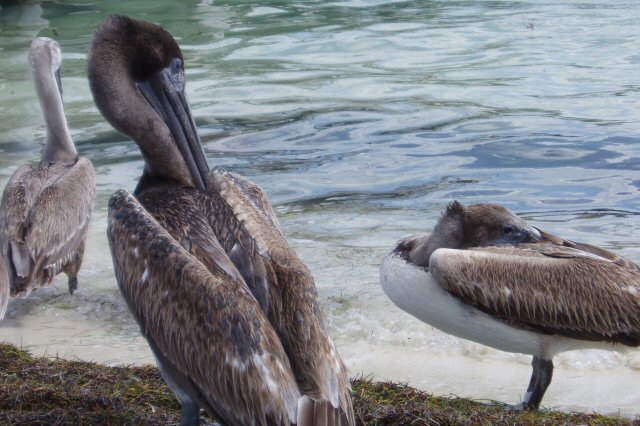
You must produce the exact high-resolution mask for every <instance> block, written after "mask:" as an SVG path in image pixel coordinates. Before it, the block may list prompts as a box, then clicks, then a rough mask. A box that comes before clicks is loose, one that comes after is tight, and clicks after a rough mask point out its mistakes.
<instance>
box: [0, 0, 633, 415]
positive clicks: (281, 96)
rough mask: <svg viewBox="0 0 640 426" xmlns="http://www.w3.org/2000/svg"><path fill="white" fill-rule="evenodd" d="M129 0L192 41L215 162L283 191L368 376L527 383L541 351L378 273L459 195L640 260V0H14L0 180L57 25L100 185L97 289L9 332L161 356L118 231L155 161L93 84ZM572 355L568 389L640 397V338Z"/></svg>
mask: <svg viewBox="0 0 640 426" xmlns="http://www.w3.org/2000/svg"><path fill="white" fill-rule="evenodd" d="M112 13H120V14H128V15H131V16H134V17H138V18H141V19H146V20H150V21H152V22H156V23H159V24H161V25H163V26H164V27H165V28H167V29H168V30H169V31H170V32H171V33H172V34H173V35H174V36H175V37H176V38H177V39H178V41H179V43H180V44H181V46H182V49H183V53H184V56H185V62H186V69H187V79H188V86H187V90H188V94H189V100H190V102H191V104H192V109H193V113H194V116H195V117H196V122H197V124H198V126H199V128H200V130H201V135H202V137H203V140H204V141H205V150H206V152H207V156H208V158H209V162H210V164H211V165H212V166H214V167H221V168H226V169H229V170H233V171H235V172H238V173H241V174H243V175H245V176H248V177H250V178H251V179H252V180H254V181H256V182H257V183H259V184H260V185H261V186H262V187H263V188H264V189H265V190H266V191H267V192H268V193H269V195H270V197H271V200H272V201H273V203H274V205H275V207H276V210H277V212H278V214H279V216H280V219H281V222H282V225H283V228H284V229H285V232H286V233H287V236H288V238H289V239H290V241H291V243H292V244H293V245H294V247H295V248H296V250H297V251H298V252H299V254H300V255H301V256H302V257H303V259H304V260H305V261H306V262H307V263H308V264H309V266H310V267H311V269H312V270H313V272H314V274H315V276H316V280H317V285H318V288H319V293H320V297H321V299H322V302H323V306H324V307H325V312H326V314H327V318H328V321H329V323H330V325H331V327H332V333H333V334H334V336H335V338H336V341H337V342H338V344H339V346H340V348H341V351H342V353H343V354H344V355H345V357H346V358H347V361H348V362H349V364H350V365H351V368H352V370H354V373H355V372H363V373H364V374H375V375H376V376H378V377H388V378H393V379H395V380H402V381H409V382H410V383H413V384H416V385H418V386H421V387H423V388H425V389H427V390H429V391H432V392H436V393H455V394H458V395H463V396H473V397H476V398H496V399H500V400H502V401H506V402H515V401H517V400H519V398H521V396H522V394H523V392H524V388H525V385H526V383H527V380H528V375H529V367H528V362H529V360H528V358H527V357H524V356H520V355H510V354H503V353H500V352H497V351H493V350H488V349H485V348H483V347H481V346H479V345H475V344H471V343H468V342H463V341H459V340H457V339H455V338H452V337H450V336H446V335H443V334H441V333H439V332H437V331H434V330H432V329H431V328H430V327H427V326H425V325H423V324H421V323H419V322H417V321H415V320H413V319H412V318H411V317H409V316H408V315H405V314H404V313H402V312H399V311H398V310H397V309H396V308H395V307H393V306H392V305H391V303H390V302H388V301H387V299H386V298H385V297H384V295H383V293H382V290H381V289H380V287H379V285H378V265H379V263H380V260H381V258H382V256H383V255H384V253H385V252H386V250H387V249H388V247H390V246H391V244H392V243H393V241H394V240H396V239H397V238H399V237H400V236H402V235H405V234H407V233H412V232H418V231H423V230H428V229H429V228H430V227H431V226H432V225H433V223H434V221H435V220H436V219H437V217H438V215H439V214H440V211H441V210H442V209H443V208H444V206H445V205H446V204H447V203H448V202H449V201H450V200H452V199H458V200H460V201H462V202H464V203H472V202H485V201H491V202H497V203H501V204H504V205H506V206H508V207H510V208H512V209H514V210H515V211H517V212H519V213H521V214H522V215H524V216H525V217H526V218H527V219H529V220H530V221H532V222H533V223H535V224H536V225H538V226H540V227H542V228H545V229H547V230H549V231H552V232H555V233H558V234H561V235H563V236H565V237H567V238H571V239H577V240H583V241H588V242H590V243H593V244H597V245H601V246H603V247H606V248H609V249H613V250H616V251H618V252H621V253H623V254H625V255H626V256H628V257H629V258H631V259H633V260H636V261H640V249H639V248H638V247H637V244H636V240H637V235H640V219H639V218H638V213H639V212H640V207H639V201H640V196H639V192H640V178H639V177H638V169H639V168H640V143H639V142H640V139H639V135H640V114H639V113H638V112H637V111H638V107H639V106H640V102H639V101H640V92H639V90H640V80H638V75H639V73H638V71H639V70H640V53H638V49H637V46H638V42H639V41H640V27H638V25H637V22H638V18H640V5H639V4H637V3H635V2H623V1H614V2H590V3H589V2H566V1H563V2H557V1H547V2H544V3H543V2H537V1H520V2H516V1H507V2H497V1H494V2H490V1H476V2H467V1H454V2H451V1H395V2H394V1H384V2H382V1H364V0H362V1H358V0H348V1H338V2H324V1H305V2H302V1H297V2H295V1H278V2H276V1H274V2H268V3H260V4H259V5H257V4H256V5H254V4H251V3H242V2H219V1H216V2H211V1H200V2H198V1H182V2H176V1H136V2H132V1H129V2H124V1H112V2H99V1H92V2H91V1H75V2H55V1H48V2H41V3H40V2H36V1H31V2H30V1H12V2H3V3H2V5H0V186H4V183H5V182H6V180H7V179H8V177H9V175H10V174H11V173H12V172H13V171H14V170H15V169H16V168H17V167H18V166H19V165H20V164H22V163H24V162H26V161H31V160H33V159H36V158H37V157H38V156H39V152H40V149H41V144H42V142H43V138H44V126H43V122H42V117H41V113H40V110H39V106H38V102H37V99H36V98H35V94H34V92H33V87H32V83H31V76H30V72H29V69H28V65H27V60H26V58H27V56H26V54H27V49H28V46H29V44H30V42H31V40H32V38H33V37H35V36H38V35H45V36H50V37H54V38H56V39H57V40H58V41H59V42H60V44H61V46H62V50H63V55H64V63H63V79H62V82H63V88H64V99H65V108H66V114H67V118H68V121H69V126H70V128H71V132H72V136H73V138H74V140H75V141H76V144H77V146H78V149H79V151H80V152H81V154H82V155H85V156H87V157H89V158H90V159H91V160H92V161H93V162H94V164H95V166H96V169H97V172H98V189H99V196H98V202H97V205H96V208H95V214H94V218H93V224H92V228H91V234H90V238H89V243H88V252H87V256H86V259H85V266H84V269H83V271H82V273H81V284H80V285H81V291H80V292H79V293H78V294H77V295H75V296H73V297H70V296H68V295H66V294H65V291H66V284H64V282H63V281H64V280H62V279H61V280H59V281H57V283H58V285H57V287H56V288H53V289H48V290H42V291H39V292H37V293H36V294H34V295H33V296H32V297H31V298H29V299H27V300H24V301H18V302H15V303H13V304H12V305H11V306H10V308H9V311H8V315H7V320H6V321H5V322H3V324H2V325H0V337H6V339H8V340H11V341H13V342H16V343H22V344H24V345H27V346H29V347H31V348H32V349H33V350H35V351H38V352H47V353H49V354H56V353H58V354H60V355H63V356H69V357H79V358H83V359H95V360H99V361H103V362H108V363H113V364H122V363H131V362H150V361H151V360H152V359H151V357H150V354H149V352H148V350H147V348H146V344H145V343H144V341H142V339H141V338H140V337H139V335H138V330H137V327H136V326H135V324H134V323H133V322H132V320H131V318H130V316H129V314H128V312H127V309H126V306H125V305H124V303H123V301H122V299H121V298H120V296H119V293H118V291H117V287H116V284H115V280H114V278H113V275H112V271H111V260H110V256H109V252H108V249H107V245H106V238H105V235H104V231H105V229H106V221H105V217H106V202H107V200H108V197H109V196H110V194H111V193H112V192H113V191H115V190H116V189H119V188H125V189H129V190H132V189H133V188H134V186H135V183H136V181H137V179H138V177H139V175H140V173H141V168H142V162H141V157H140V155H139V153H138V150H137V147H136V146H135V145H134V144H133V143H132V142H131V141H130V140H128V138H126V137H124V136H122V135H120V134H118V133H116V132H115V131H114V130H113V129H112V128H111V127H110V126H109V125H108V124H107V123H106V122H105V121H104V120H103V118H102V117H101V116H100V114H99V113H98V111H97V109H96V108H95V106H94V104H93V101H92V98H91V94H90V92H89V88H88V84H87V81H86V55H87V52H88V47H89V43H90V41H91V37H92V34H93V31H94V30H95V27H96V25H97V24H98V23H99V22H100V21H101V20H102V19H103V18H104V17H106V16H107V15H109V14H112ZM416 365H419V366H420V367H419V368H416ZM556 365H557V369H556V377H555V379H554V382H553V384H552V385H551V388H550V389H549V392H548V395H547V399H545V402H546V403H547V404H548V405H551V406H559V407H561V408H565V409H579V410H591V409H596V408H597V409H599V410H603V411H606V412H612V413H615V412H618V410H620V412H622V413H623V414H626V415H630V416H633V415H638V414H640V411H638V409H637V407H638V406H640V404H639V403H640V396H638V395H637V393H635V390H634V388H633V385H634V383H635V382H636V381H637V380H638V379H640V372H639V369H640V356H639V355H637V354H635V353H633V352H632V353H630V354H624V355H618V354H615V353H607V352H597V351H589V352H575V353H567V354H563V355H561V356H559V357H558V361H557V362H556ZM596 385H597V386H596ZM596 389H599V390H596Z"/></svg>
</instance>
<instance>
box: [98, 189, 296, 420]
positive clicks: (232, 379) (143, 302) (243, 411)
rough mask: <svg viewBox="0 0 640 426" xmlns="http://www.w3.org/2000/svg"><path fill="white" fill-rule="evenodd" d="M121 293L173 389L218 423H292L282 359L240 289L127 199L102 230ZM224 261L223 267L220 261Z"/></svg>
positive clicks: (114, 205)
mask: <svg viewBox="0 0 640 426" xmlns="http://www.w3.org/2000/svg"><path fill="white" fill-rule="evenodd" d="M107 234H108V238H109V244H110V247H111V253H112V257H113V262H114V269H115V274H116V278H117V281H118V285H119V287H120V290H121V292H122V294H123V296H124V298H125V299H126V301H127V304H128V305H129V308H130V310H131V312H132V313H133V316H134V317H135V318H136V320H137V321H138V324H139V325H140V329H141V331H142V333H143V335H144V336H145V337H146V338H147V340H148V341H149V344H150V346H151V347H152V348H153V349H154V352H155V353H156V355H157V357H158V358H159V359H160V360H161V362H162V363H163V365H165V366H166V369H167V370H168V372H169V373H170V374H171V375H172V379H173V380H174V381H175V382H176V383H177V384H178V385H179V387H180V388H181V389H183V390H185V391H187V392H189V393H190V396H191V397H192V398H194V399H195V400H196V401H197V402H198V403H199V404H202V406H203V407H206V408H207V410H208V411H210V412H211V413H212V414H213V415H214V416H216V417H218V419H219V420H222V421H223V422H225V423H226V424H234V425H235V424H291V423H295V418H296V411H297V404H298V399H299V392H298V389H297V385H296V383H295V379H294V378H293V373H292V371H291V367H290V365H289V362H288V360H287V357H286V355H285V353H284V350H283V348H282V346H281V344H280V342H279V340H278V338H277V336H276V334H275V332H274V331H273V329H272V327H271V326H270V324H269V323H268V321H267V319H266V317H265V316H264V314H263V313H262V310H261V309H260V307H259V306H258V304H257V303H256V301H255V299H254V298H253V296H252V295H251V293H250V292H249V290H248V288H247V287H246V285H245V284H244V283H243V282H242V280H234V279H232V278H231V277H229V275H228V274H227V272H225V271H226V270H228V269H229V268H233V265H224V262H225V260H224V259H225V258H218V259H216V262H217V263H218V264H219V266H218V267H217V268H214V267H213V266H212V265H213V264H211V265H210V266H209V268H207V267H205V266H204V265H203V264H202V263H201V262H199V261H198V260H197V259H196V258H195V257H194V256H193V255H191V254H189V253H188V252H187V251H186V250H185V249H184V248H183V247H182V245H181V244H179V243H178V242H176V240H174V239H173V238H172V237H171V236H170V235H169V233H168V232H167V231H165V230H164V229H163V228H162V227H161V226H160V225H159V223H158V222H157V221H156V220H155V219H154V218H153V217H152V216H151V215H150V214H149V213H148V212H147V211H146V210H145V209H144V208H143V207H142V206H141V205H140V204H139V203H138V201H137V200H136V199H135V198H134V197H133V196H131V195H130V194H128V193H127V192H125V191H118V192H116V193H115V194H114V195H113V197H112V198H111V200H110V202H109V226H108V230H107ZM227 262H228V260H227Z"/></svg>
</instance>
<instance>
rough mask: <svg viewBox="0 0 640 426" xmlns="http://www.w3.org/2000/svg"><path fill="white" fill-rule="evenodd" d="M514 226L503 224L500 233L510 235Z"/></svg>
mask: <svg viewBox="0 0 640 426" xmlns="http://www.w3.org/2000/svg"><path fill="white" fill-rule="evenodd" d="M514 230H515V229H514V227H513V226H511V225H504V226H503V227H502V233H503V234H507V235H511V234H512V233H513V232H514Z"/></svg>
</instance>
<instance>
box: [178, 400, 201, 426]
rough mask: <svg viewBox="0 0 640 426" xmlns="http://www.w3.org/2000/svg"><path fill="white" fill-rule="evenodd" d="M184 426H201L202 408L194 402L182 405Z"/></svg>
mask: <svg viewBox="0 0 640 426" xmlns="http://www.w3.org/2000/svg"><path fill="white" fill-rule="evenodd" d="M181 414H182V426H198V425H199V424H200V408H199V407H198V405H197V404H196V403H195V402H193V401H185V402H183V403H182V413H181Z"/></svg>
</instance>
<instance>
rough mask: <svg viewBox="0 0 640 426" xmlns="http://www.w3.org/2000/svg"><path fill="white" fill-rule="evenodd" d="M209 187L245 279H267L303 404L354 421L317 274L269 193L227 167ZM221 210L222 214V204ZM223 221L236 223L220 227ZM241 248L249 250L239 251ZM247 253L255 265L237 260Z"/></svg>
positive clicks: (272, 315) (224, 238) (216, 223)
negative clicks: (289, 237)
mask: <svg viewBox="0 0 640 426" xmlns="http://www.w3.org/2000/svg"><path fill="white" fill-rule="evenodd" d="M209 187H210V188H212V189H213V190H214V191H212V195H213V194H214V193H217V194H220V196H221V197H222V199H223V200H224V204H225V205H226V206H227V209H229V211H228V212H225V214H224V216H225V218H224V219H221V218H220V217H217V218H212V219H211V220H212V223H213V227H214V229H216V235H219V236H220V238H221V243H222V245H223V246H225V249H226V250H227V253H229V255H230V258H231V260H232V261H234V264H236V266H237V267H238V269H239V270H240V272H241V273H242V275H243V277H245V280H247V281H250V279H251V278H250V277H249V279H248V275H250V274H255V271H259V272H260V274H264V277H265V278H266V281H267V285H268V294H269V310H268V317H269V321H270V322H271V324H272V325H273V326H274V328H275V330H276V332H277V333H278V336H279V337H280V340H281V341H282V343H283V346H284V348H285V351H286V352H287V355H288V356H289V360H290V361H291V365H292V367H293V371H294V372H295V375H296V379H297V381H298V384H299V386H300V390H301V391H302V392H303V393H304V394H305V395H307V396H308V397H309V398H310V400H308V401H307V402H308V403H307V404H303V405H302V406H304V407H314V406H315V408H313V410H315V411H316V412H320V411H322V410H325V411H326V412H327V413H328V414H327V417H329V418H330V419H334V420H332V421H336V422H337V424H353V422H354V417H353V408H352V402H351V388H350V382H349V376H348V373H347V369H346V367H345V365H344V363H343V361H342V359H341V358H340V355H339V354H338V352H337V350H336V347H335V345H334V343H333V341H332V340H331V338H330V337H329V336H328V334H327V331H326V326H325V324H324V320H323V317H322V312H321V310H320V305H319V303H318V294H317V291H316V288H315V284H314V281H313V277H312V275H311V272H310V271H309V268H307V266H306V265H305V264H304V263H303V262H302V261H301V260H300V258H298V256H297V255H296V253H295V252H294V251H293V250H292V249H291V247H289V245H288V244H287V242H286V240H285V238H284V235H283V233H282V231H281V229H280V225H279V223H278V220H277V218H276V214H275V212H274V210H273V207H272V206H271V204H270V203H269V200H268V198H267V196H266V194H265V193H264V192H263V191H262V189H261V188H260V187H258V186H257V185H256V184H254V183H253V182H251V181H249V180H248V179H245V178H243V177H241V176H238V175H235V174H233V173H229V172H224V171H216V172H213V173H212V174H211V175H210V179H209ZM216 211H217V212H218V213H220V212H221V211H222V208H218V209H217V210H216ZM223 220H226V221H227V222H229V221H230V222H233V223H235V225H233V226H231V225H227V226H226V227H225V229H226V230H227V231H224V230H221V229H220V222H221V221H223ZM228 229H234V232H229V231H228ZM236 249H242V250H243V251H244V252H245V254H243V255H241V256H234V253H233V251H234V250H236ZM255 251H257V253H258V254H259V257H258V258H256V256H255V254H254V252H255ZM242 258H244V259H250V260H251V261H250V264H251V268H246V267H245V266H243V265H242V264H241V263H240V262H238V261H236V260H235V259H242ZM245 261H246V260H245ZM327 402H328V404H327ZM321 407H322V408H321ZM309 410H311V408H306V409H304V410H303V411H305V412H310V411H309Z"/></svg>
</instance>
